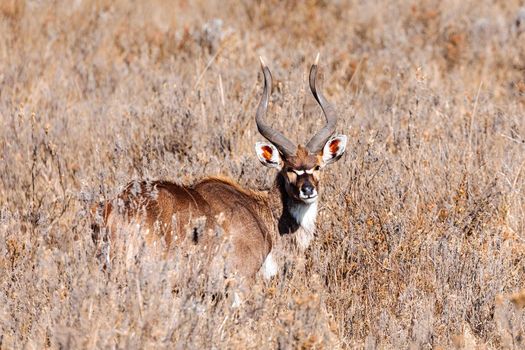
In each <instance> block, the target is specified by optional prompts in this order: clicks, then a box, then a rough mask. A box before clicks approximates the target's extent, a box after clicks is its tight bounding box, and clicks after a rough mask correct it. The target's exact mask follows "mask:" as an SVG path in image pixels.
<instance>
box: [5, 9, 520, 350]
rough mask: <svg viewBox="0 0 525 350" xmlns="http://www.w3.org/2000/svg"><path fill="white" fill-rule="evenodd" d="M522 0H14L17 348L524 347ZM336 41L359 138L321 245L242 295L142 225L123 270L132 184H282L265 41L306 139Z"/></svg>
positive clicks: (276, 107) (298, 131) (329, 77)
mask: <svg viewBox="0 0 525 350" xmlns="http://www.w3.org/2000/svg"><path fill="white" fill-rule="evenodd" d="M520 5H521V4H520V2H519V1H517V0H511V1H504V2H496V1H494V2H490V1H482V2H480V1H473V0H472V1H460V0H446V1H441V2H437V1H410V2H409V1H405V2H403V1H376V2H360V1H339V2H335V3H332V2H325V1H305V2H295V1H284V2H279V1H258V2H251V1H241V2H230V3H226V2H224V1H177V2H171V1H166V2H163V1H139V2H128V1H123V0H118V1H105V0H100V1H96V0H79V1H71V2H46V1H41V2H36V1H27V2H21V1H10V0H8V1H5V2H2V4H1V5H0V33H2V35H1V36H0V126H1V127H0V348H7V349H9V348H22V347H24V346H26V347H28V348H45V347H50V348H59V347H65V348H88V347H93V348H108V347H118V348H157V347H167V348H171V347H177V348H188V347H189V348H201V347H204V348H214V347H215V348H224V347H226V348H265V347H273V348H276V347H281V348H297V347H304V348H322V347H324V348H332V347H335V346H338V345H339V346H341V347H350V348H354V347H358V348H367V349H373V348H396V349H402V348H439V347H441V348H451V347H458V348H480V349H482V348H509V349H518V348H523V347H524V346H525V345H524V342H525V341H524V340H523V337H524V332H525V310H524V309H523V304H524V303H523V299H524V298H523V288H524V284H525V283H524V281H525V264H524V258H525V215H524V214H525V203H524V201H523V198H524V195H525V187H524V185H525V122H524V119H523V118H524V116H525V108H524V107H525V95H524V88H523V86H524V82H525V46H524V45H523V40H524V39H525V37H524V35H525V33H524V31H523V23H521V22H520V21H519V20H516V18H517V17H516V16H517V15H518V13H520V12H519V9H520ZM318 51H320V52H321V62H322V64H321V67H322V68H323V73H324V91H326V95H327V96H328V97H329V99H330V100H331V101H333V102H334V103H335V105H336V107H337V111H338V112H339V115H340V123H339V126H338V131H339V132H341V133H345V134H347V135H348V136H349V143H348V145H347V154H346V156H345V157H344V158H343V159H341V160H340V161H339V162H338V163H337V164H335V165H333V166H332V168H331V169H330V170H328V171H327V172H326V174H325V178H324V179H323V183H324V193H323V195H322V196H323V198H322V199H321V201H320V204H321V207H320V212H319V217H318V232H317V237H316V239H315V241H314V242H313V243H312V245H311V247H310V248H309V249H308V251H307V252H306V254H305V255H304V257H303V258H299V259H296V258H293V259H292V257H290V258H289V259H288V260H287V261H286V262H285V265H286V266H285V269H284V271H282V272H281V273H280V274H279V276H278V277H276V278H274V279H273V280H272V281H271V282H270V283H264V282H263V281H262V280H259V281H258V282H257V283H256V285H255V286H254V287H253V290H252V293H251V295H250V296H249V297H248V298H247V300H246V302H245V304H244V305H243V307H241V308H232V307H231V305H232V303H231V295H229V294H228V293H224V291H225V290H227V288H228V285H229V284H230V283H234V281H230V280H221V279H216V278H212V277H210V278H208V277H206V276H209V275H208V274H206V266H204V265H203V263H202V259H201V253H200V252H199V250H195V251H192V250H191V249H190V251H188V250H187V249H179V248H174V249H173V251H171V252H170V256H171V258H169V259H160V258H158V255H156V254H153V253H151V252H149V251H148V250H147V249H145V246H144V239H143V238H142V237H141V236H140V234H138V233H136V232H130V234H129V235H123V237H122V240H120V243H119V244H118V245H117V246H116V247H115V251H114V253H115V254H116V256H117V257H118V256H121V257H122V259H120V260H118V259H116V261H121V263H116V264H115V265H114V266H113V267H112V269H111V271H110V272H108V271H104V270H103V269H101V263H100V262H99V261H98V260H97V259H96V247H95V246H94V244H93V242H92V240H91V232H90V227H89V216H88V211H89V208H90V207H91V205H93V203H95V202H96V201H99V200H103V199H105V198H112V197H113V196H114V195H115V194H116V193H117V192H118V191H119V190H121V189H122V187H123V186H124V185H125V184H126V183H128V181H130V180H132V179H166V180H173V181H178V182H181V183H191V182H192V181H194V180H197V179H199V178H201V177H202V176H203V175H213V174H223V175H228V176H230V177H231V178H233V179H234V180H236V181H239V182H240V183H241V184H242V185H243V186H248V187H252V188H258V187H261V188H262V187H268V186H269V185H270V182H271V181H272V180H273V173H272V172H271V170H266V169H264V168H263V167H262V166H260V165H259V164H258V161H257V159H256V156H255V154H254V151H253V145H254V143H255V142H256V141H257V140H260V136H259V135H258V134H257V132H256V128H255V122H254V115H255V108H256V105H257V102H258V99H259V97H260V91H261V81H262V80H261V77H260V76H258V74H260V73H259V64H258V56H259V55H263V56H265V57H266V58H267V61H268V63H269V66H270V67H271V68H272V72H273V74H274V77H275V78H276V81H275V82H274V84H275V85H274V94H273V96H272V101H271V102H272V103H271V108H270V111H269V114H268V120H271V121H273V125H274V126H275V127H276V128H278V129H279V130H287V133H286V135H287V136H289V137H290V138H291V139H292V140H305V139H307V137H308V136H309V135H311V134H312V132H313V131H314V130H318V129H319V126H320V125H321V123H322V118H320V111H319V109H318V107H317V105H316V103H315V101H314V100H313V98H312V97H311V95H310V94H309V91H308V85H307V81H306V78H305V77H306V76H307V70H308V68H309V65H310V64H311V63H312V61H313V59H314V58H315V54H316V53H317V52H318ZM162 248H163V247H162V246H160V247H157V249H159V250H160V251H162Z"/></svg>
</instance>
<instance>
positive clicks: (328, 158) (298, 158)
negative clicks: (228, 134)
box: [255, 55, 346, 204]
mask: <svg viewBox="0 0 525 350" xmlns="http://www.w3.org/2000/svg"><path fill="white" fill-rule="evenodd" d="M318 61H319V55H317V58H316V60H315V63H314V64H313V65H312V68H311V69H310V90H311V91H312V94H313V95H314V97H315V99H316V100H317V102H318V103H319V105H320V106H321V109H322V110H323V113H324V116H325V118H326V125H325V126H324V127H323V128H322V129H321V130H320V131H319V132H317V133H316V134H315V135H314V136H313V137H312V138H311V139H310V141H308V143H307V144H306V146H302V145H296V144H295V143H293V142H292V141H290V140H289V139H288V138H286V137H285V136H284V135H283V134H282V133H280V132H279V131H277V130H274V129H273V128H271V127H270V125H269V124H267V123H266V122H265V121H264V120H263V117H264V115H265V114H266V111H267V110H268V101H269V99H270V93H271V89H272V75H271V73H270V70H269V69H268V67H267V66H266V64H265V63H264V61H263V60H262V59H261V67H262V71H263V74H264V89H263V95H262V98H261V102H260V103H259V107H258V108H257V113H256V115H255V121H256V123H257V129H258V130H259V132H260V133H261V135H262V136H264V137H265V138H266V139H267V140H268V141H269V142H257V143H256V144H255V151H256V152H257V156H258V158H259V160H260V161H261V163H262V164H264V165H265V166H267V167H270V168H276V169H278V170H279V171H280V173H281V174H282V177H283V179H284V183H285V188H286V192H287V193H288V195H289V196H290V197H291V198H293V199H294V200H296V201H299V202H303V203H307V204H310V203H313V202H315V201H316V200H317V196H318V194H319V189H320V187H319V186H320V184H319V181H320V175H321V174H320V172H321V170H322V169H323V168H324V167H325V166H326V165H328V164H330V163H333V162H335V161H337V160H338V159H339V158H341V156H342V155H343V153H344V151H345V148H346V136H345V135H335V134H334V133H335V124H336V122H337V115H336V113H335V109H334V108H333V107H332V106H331V105H330V103H328V101H327V100H326V99H325V97H324V96H323V94H322V93H321V91H320V90H319V89H318V86H317V63H318Z"/></svg>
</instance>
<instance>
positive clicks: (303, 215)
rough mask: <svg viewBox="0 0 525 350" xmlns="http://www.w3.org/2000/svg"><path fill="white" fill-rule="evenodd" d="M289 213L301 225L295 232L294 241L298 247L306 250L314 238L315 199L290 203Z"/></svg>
mask: <svg viewBox="0 0 525 350" xmlns="http://www.w3.org/2000/svg"><path fill="white" fill-rule="evenodd" d="M290 214H291V215H292V216H293V218H294V219H295V221H296V222H297V223H298V224H299V225H300V226H301V229H299V230H298V231H297V232H296V242H297V245H298V246H299V248H300V249H302V250H306V249H307V248H308V246H309V245H310V241H311V240H312V239H313V238H314V233H315V220H316V218H317V200H315V201H313V202H312V203H309V204H303V203H300V204H293V205H290Z"/></svg>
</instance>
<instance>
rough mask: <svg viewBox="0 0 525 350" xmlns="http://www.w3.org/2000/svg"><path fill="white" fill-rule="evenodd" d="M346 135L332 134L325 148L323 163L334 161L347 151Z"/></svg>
mask: <svg viewBox="0 0 525 350" xmlns="http://www.w3.org/2000/svg"><path fill="white" fill-rule="evenodd" d="M345 149H346V135H336V136H332V137H331V138H330V139H329V140H328V142H327V143H326V144H325V145H324V148H323V163H324V164H323V165H328V164H330V163H333V162H335V161H337V160H339V158H341V156H342V155H343V153H345Z"/></svg>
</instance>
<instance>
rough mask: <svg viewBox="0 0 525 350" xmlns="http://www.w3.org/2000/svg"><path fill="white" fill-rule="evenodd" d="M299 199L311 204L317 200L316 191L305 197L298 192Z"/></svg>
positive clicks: (301, 192)
mask: <svg viewBox="0 0 525 350" xmlns="http://www.w3.org/2000/svg"><path fill="white" fill-rule="evenodd" d="M299 198H301V200H302V201H303V202H305V203H307V204H311V203H313V202H315V201H316V200H317V191H314V192H313V193H312V194H311V195H309V196H307V195H305V194H304V193H303V191H300V192H299Z"/></svg>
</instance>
